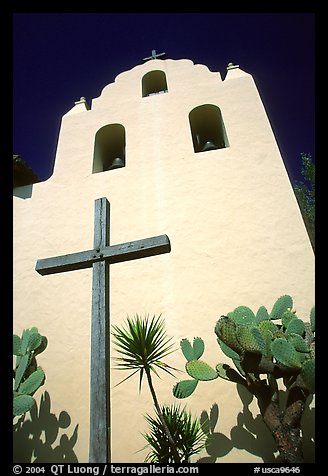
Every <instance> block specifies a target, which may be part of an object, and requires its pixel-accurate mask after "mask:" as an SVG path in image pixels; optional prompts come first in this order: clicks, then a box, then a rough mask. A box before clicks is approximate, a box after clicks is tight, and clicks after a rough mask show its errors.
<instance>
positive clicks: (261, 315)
mask: <svg viewBox="0 0 328 476" xmlns="http://www.w3.org/2000/svg"><path fill="white" fill-rule="evenodd" d="M268 319H270V316H269V313H268V311H267V308H266V307H264V306H261V307H260V308H259V310H258V311H257V313H256V322H257V323H260V322H262V321H267V320H268Z"/></svg>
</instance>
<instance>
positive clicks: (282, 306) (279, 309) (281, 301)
mask: <svg viewBox="0 0 328 476" xmlns="http://www.w3.org/2000/svg"><path fill="white" fill-rule="evenodd" d="M292 307H293V300H292V298H291V297H290V296H288V295H287V294H285V295H284V296H280V297H279V298H278V299H277V301H276V302H275V303H274V305H273V308H272V311H271V313H270V319H281V317H282V315H283V313H284V312H285V311H287V310H288V309H290V310H291V309H292Z"/></svg>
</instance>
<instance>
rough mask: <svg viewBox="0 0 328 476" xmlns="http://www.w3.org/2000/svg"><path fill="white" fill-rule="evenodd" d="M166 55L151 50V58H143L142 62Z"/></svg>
mask: <svg viewBox="0 0 328 476" xmlns="http://www.w3.org/2000/svg"><path fill="white" fill-rule="evenodd" d="M165 54H166V53H156V50H151V56H147V58H143V59H142V60H143V61H148V60H151V59H156V58H159V57H160V56H165Z"/></svg>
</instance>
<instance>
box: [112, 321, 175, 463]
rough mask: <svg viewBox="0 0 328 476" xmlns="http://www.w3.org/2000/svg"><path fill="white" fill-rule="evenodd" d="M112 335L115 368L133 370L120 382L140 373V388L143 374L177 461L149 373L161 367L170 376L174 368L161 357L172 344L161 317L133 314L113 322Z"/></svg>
mask: <svg viewBox="0 0 328 476" xmlns="http://www.w3.org/2000/svg"><path fill="white" fill-rule="evenodd" d="M112 335H113V337H114V344H115V345H116V350H117V352H118V353H119V354H121V355H123V357H117V358H116V359H115V360H116V362H117V367H116V368H117V369H119V370H129V371H132V373H131V374H130V375H128V376H127V377H126V378H125V379H124V380H122V381H121V382H119V383H122V382H124V381H125V380H127V379H128V378H130V377H132V376H133V375H134V374H136V373H139V391H140V390H141V385H142V379H143V376H144V375H146V378H147V382H148V386H149V390H150V393H151V396H152V398H153V402H154V406H155V409H156V412H157V414H158V417H159V418H160V420H161V423H162V425H163V428H164V431H165V433H166V435H167V438H168V441H169V442H170V445H171V451H172V455H173V458H174V462H175V463H179V462H180V456H179V453H178V451H177V450H176V448H175V442H174V439H173V438H172V435H171V433H170V430H169V428H168V427H167V424H166V421H165V418H164V416H163V414H162V410H161V408H160V405H159V402H158V399H157V396H156V392H155V388H154V386H153V381H152V373H154V374H155V375H158V374H157V370H156V369H161V370H164V371H165V372H167V373H169V374H170V375H173V374H172V372H171V370H176V369H174V368H173V367H171V366H169V365H167V364H165V363H164V362H163V358H164V357H166V356H167V355H168V354H170V353H171V352H173V350H172V347H173V344H171V343H170V341H171V340H172V338H168V337H167V336H166V332H165V327H164V320H163V319H162V318H161V315H159V316H157V317H156V316H153V317H152V318H151V319H150V318H149V316H146V317H144V318H141V317H140V316H138V315H137V314H136V315H135V316H134V317H133V318H130V317H128V318H127V321H126V325H125V327H124V326H123V327H119V326H115V325H113V326H112ZM118 385H119V384H118Z"/></svg>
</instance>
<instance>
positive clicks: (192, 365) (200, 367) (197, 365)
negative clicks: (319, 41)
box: [186, 360, 218, 380]
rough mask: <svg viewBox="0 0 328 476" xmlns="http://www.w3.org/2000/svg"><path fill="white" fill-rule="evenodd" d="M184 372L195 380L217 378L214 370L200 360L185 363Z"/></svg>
mask: <svg viewBox="0 0 328 476" xmlns="http://www.w3.org/2000/svg"><path fill="white" fill-rule="evenodd" d="M186 371H187V373H188V374H189V375H190V377H192V378H194V379H196V380H214V379H216V378H217V377H218V373H217V372H216V370H214V369H212V367H211V366H210V365H208V364H207V363H206V362H202V361H201V360H190V361H189V362H187V363H186Z"/></svg>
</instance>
